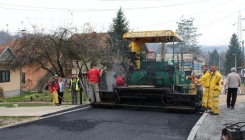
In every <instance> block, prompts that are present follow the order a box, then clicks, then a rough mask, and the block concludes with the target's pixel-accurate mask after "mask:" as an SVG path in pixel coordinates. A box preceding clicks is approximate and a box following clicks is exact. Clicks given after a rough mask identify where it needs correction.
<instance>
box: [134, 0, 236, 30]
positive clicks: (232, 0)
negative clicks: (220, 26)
mask: <svg viewBox="0 0 245 140" xmlns="http://www.w3.org/2000/svg"><path fill="white" fill-rule="evenodd" d="M231 1H233V0H230V1H228V2H225V3H222V4H219V5H216V6H214V7H211V8H208V9H205V10H202V11H199V12H196V13H193V14H189V15H187V16H193V15H196V14H199V13H202V12H205V11H208V10H210V9H214V8H217V7H219V6H221V5H224V4H226V3H229V2H231ZM237 6H238V5H237ZM229 9H230V8H229ZM178 19H179V18H176V19H172V20H169V21H165V22H160V23H156V24H152V25H147V26H143V27H139V28H145V27H150V26H155V25H159V24H163V23H168V22H171V21H176V20H178Z"/></svg>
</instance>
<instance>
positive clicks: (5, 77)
mask: <svg viewBox="0 0 245 140" xmlns="http://www.w3.org/2000/svg"><path fill="white" fill-rule="evenodd" d="M3 82H10V70H0V83H3Z"/></svg>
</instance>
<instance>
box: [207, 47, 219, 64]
mask: <svg viewBox="0 0 245 140" xmlns="http://www.w3.org/2000/svg"><path fill="white" fill-rule="evenodd" d="M208 54H209V60H208V66H212V65H216V66H219V62H220V58H219V53H218V51H217V50H216V49H215V50H213V51H212V52H208Z"/></svg>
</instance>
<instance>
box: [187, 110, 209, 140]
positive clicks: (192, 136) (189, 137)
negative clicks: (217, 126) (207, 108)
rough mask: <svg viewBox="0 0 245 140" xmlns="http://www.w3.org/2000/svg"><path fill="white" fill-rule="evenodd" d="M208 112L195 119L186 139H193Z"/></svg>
mask: <svg viewBox="0 0 245 140" xmlns="http://www.w3.org/2000/svg"><path fill="white" fill-rule="evenodd" d="M207 115H208V113H203V115H202V117H201V118H200V119H199V120H198V121H197V123H196V124H195V126H194V127H193V128H192V129H191V132H190V134H189V136H188V138H187V139H186V140H194V138H195V136H196V133H197V130H198V129H199V127H200V126H201V125H202V122H203V120H204V119H205V118H206V117H207Z"/></svg>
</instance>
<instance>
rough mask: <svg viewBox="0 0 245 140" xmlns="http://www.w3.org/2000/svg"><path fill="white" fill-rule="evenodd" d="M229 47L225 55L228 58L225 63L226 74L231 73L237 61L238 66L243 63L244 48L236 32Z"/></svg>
mask: <svg viewBox="0 0 245 140" xmlns="http://www.w3.org/2000/svg"><path fill="white" fill-rule="evenodd" d="M228 47H229V49H228V50H227V53H226V55H225V58H226V60H225V64H224V68H225V73H226V74H228V73H230V70H231V68H232V67H234V66H235V61H236V66H237V67H239V66H242V65H243V56H242V50H241V47H240V45H239V42H238V38H237V35H236V34H233V35H232V37H231V40H230V45H229V46H228Z"/></svg>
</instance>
